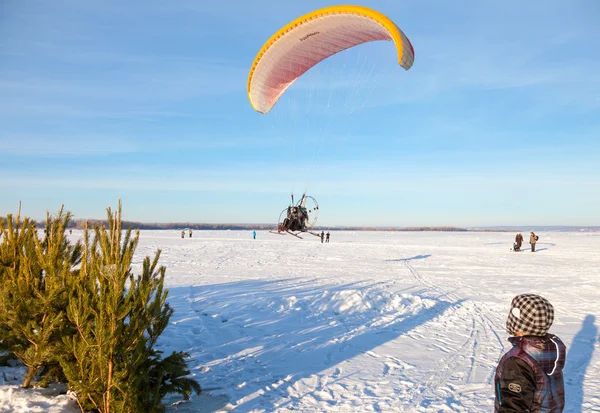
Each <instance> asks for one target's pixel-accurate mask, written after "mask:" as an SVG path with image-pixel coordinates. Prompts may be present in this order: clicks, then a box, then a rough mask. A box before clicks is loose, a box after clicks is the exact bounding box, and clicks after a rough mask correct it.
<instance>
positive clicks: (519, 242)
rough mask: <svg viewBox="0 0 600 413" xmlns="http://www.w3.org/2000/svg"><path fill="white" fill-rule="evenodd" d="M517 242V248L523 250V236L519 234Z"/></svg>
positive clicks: (516, 238)
mask: <svg viewBox="0 0 600 413" xmlns="http://www.w3.org/2000/svg"><path fill="white" fill-rule="evenodd" d="M515 242H516V243H517V246H518V247H519V248H521V245H523V235H521V234H517V236H516V237H515Z"/></svg>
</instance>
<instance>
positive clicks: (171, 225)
mask: <svg viewBox="0 0 600 413" xmlns="http://www.w3.org/2000/svg"><path fill="white" fill-rule="evenodd" d="M86 221H87V222H88V225H89V226H90V227H93V226H94V225H96V224H98V225H101V226H106V225H107V222H106V221H103V220H95V219H89V220H85V219H77V220H73V221H72V222H71V224H70V227H71V228H75V229H83V227H84V226H85V222H86ZM42 224H43V223H41V222H40V223H38V226H39V227H42V226H43V225H42ZM276 226H277V225H276V224H199V223H193V222H166V223H159V222H155V223H147V222H137V221H123V227H124V228H128V227H132V228H134V229H146V230H161V229H164V230H183V229H186V230H188V229H192V230H270V229H274V228H275V227H276ZM322 230H328V231H335V230H338V231H447V232H466V231H468V229H465V228H457V227H405V228H399V227H345V226H336V227H327V226H318V227H315V228H313V231H322Z"/></svg>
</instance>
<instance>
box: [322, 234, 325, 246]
mask: <svg viewBox="0 0 600 413" xmlns="http://www.w3.org/2000/svg"><path fill="white" fill-rule="evenodd" d="M324 237H325V231H321V244H322V243H323V238H324Z"/></svg>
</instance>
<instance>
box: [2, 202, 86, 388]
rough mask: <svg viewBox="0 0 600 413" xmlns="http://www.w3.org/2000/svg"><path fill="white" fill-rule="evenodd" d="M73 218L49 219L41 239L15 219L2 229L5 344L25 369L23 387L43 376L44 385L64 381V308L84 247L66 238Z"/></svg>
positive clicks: (66, 329) (31, 224)
mask: <svg viewBox="0 0 600 413" xmlns="http://www.w3.org/2000/svg"><path fill="white" fill-rule="evenodd" d="M70 218H71V215H70V214H69V213H66V214H63V210H62V208H61V210H60V212H59V214H58V216H56V217H55V218H51V217H50V216H49V215H47V217H46V231H45V232H46V234H45V236H44V238H43V239H40V238H38V236H37V230H36V229H35V223H34V222H32V221H30V220H28V219H25V220H24V221H23V222H22V223H21V222H20V217H17V219H16V221H15V222H14V223H13V219H12V216H11V215H8V216H7V219H6V221H5V222H4V221H3V222H2V225H1V226H0V234H1V235H2V242H1V243H0V280H1V287H0V331H1V332H2V337H1V342H2V344H3V347H4V348H5V349H6V350H9V351H11V352H12V353H13V354H14V355H15V356H16V357H17V358H18V359H19V360H21V362H22V363H23V364H24V365H25V366H27V369H28V370H27V373H26V374H25V377H24V380H23V384H22V385H23V387H29V386H30V384H31V382H32V380H33V379H34V378H35V376H36V375H37V374H38V373H39V374H40V376H41V378H42V380H41V382H40V384H42V385H45V384H46V383H47V382H48V381H49V380H50V379H51V378H52V377H56V378H62V374H61V370H60V366H59V363H58V359H57V356H58V354H59V353H60V351H61V349H60V344H61V337H62V336H63V335H64V334H68V332H69V329H70V325H69V323H67V322H66V307H67V303H68V300H69V297H68V292H69V287H70V284H71V281H72V279H73V278H74V277H76V271H75V270H74V268H75V266H76V265H77V264H78V263H79V260H80V259H81V245H80V243H76V244H75V245H72V244H71V243H69V241H68V240H67V238H66V236H65V231H66V228H67V225H68V223H69V220H70Z"/></svg>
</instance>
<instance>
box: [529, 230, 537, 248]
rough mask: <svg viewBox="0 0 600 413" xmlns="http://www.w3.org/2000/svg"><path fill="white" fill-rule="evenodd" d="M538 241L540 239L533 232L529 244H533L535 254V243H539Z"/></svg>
mask: <svg viewBox="0 0 600 413" xmlns="http://www.w3.org/2000/svg"><path fill="white" fill-rule="evenodd" d="M538 239H539V237H538V236H537V235H535V233H534V232H533V231H531V234H529V243H530V244H531V252H535V243H536V242H537V240H538Z"/></svg>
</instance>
